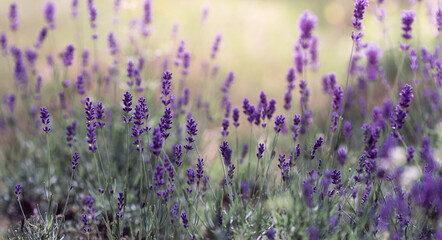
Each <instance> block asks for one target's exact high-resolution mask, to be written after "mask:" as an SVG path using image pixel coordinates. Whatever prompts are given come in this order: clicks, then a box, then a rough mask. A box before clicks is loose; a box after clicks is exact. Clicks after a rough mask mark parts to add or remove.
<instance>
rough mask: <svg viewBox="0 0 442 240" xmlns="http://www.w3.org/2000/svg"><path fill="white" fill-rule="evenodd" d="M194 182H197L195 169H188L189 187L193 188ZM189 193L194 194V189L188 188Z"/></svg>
mask: <svg viewBox="0 0 442 240" xmlns="http://www.w3.org/2000/svg"><path fill="white" fill-rule="evenodd" d="M194 182H195V170H194V169H193V168H188V169H187V184H188V185H189V186H191V185H192V184H193V183H194ZM187 192H188V193H191V192H192V188H191V187H188V188H187Z"/></svg>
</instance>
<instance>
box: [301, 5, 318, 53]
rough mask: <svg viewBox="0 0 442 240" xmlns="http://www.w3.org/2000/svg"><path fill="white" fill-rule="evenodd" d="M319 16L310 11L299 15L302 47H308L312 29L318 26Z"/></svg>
mask: <svg viewBox="0 0 442 240" xmlns="http://www.w3.org/2000/svg"><path fill="white" fill-rule="evenodd" d="M317 22H318V17H316V16H315V15H314V14H313V13H311V12H310V11H307V10H306V11H304V12H303V13H302V14H301V16H300V17H299V21H298V25H299V30H300V32H301V36H300V37H299V44H300V45H301V47H302V48H304V49H307V48H308V47H309V45H310V41H311V38H312V33H311V32H312V30H313V29H314V28H315V27H316V24H317Z"/></svg>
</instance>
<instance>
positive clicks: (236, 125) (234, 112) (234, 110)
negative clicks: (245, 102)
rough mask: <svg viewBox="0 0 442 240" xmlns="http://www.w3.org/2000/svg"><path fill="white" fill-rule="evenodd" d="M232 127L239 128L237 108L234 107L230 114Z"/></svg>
mask: <svg viewBox="0 0 442 240" xmlns="http://www.w3.org/2000/svg"><path fill="white" fill-rule="evenodd" d="M232 118H233V126H235V127H239V108H237V107H235V108H234V109H233V113H232Z"/></svg>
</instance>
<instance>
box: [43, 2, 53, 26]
mask: <svg viewBox="0 0 442 240" xmlns="http://www.w3.org/2000/svg"><path fill="white" fill-rule="evenodd" d="M44 13H45V18H46V22H48V24H49V27H50V28H51V29H54V28H55V3H53V2H51V1H49V2H46V3H45V6H44Z"/></svg>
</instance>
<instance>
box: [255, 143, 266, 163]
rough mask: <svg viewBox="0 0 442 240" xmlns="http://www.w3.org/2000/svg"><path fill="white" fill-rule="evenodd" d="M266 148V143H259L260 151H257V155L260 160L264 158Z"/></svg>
mask: <svg viewBox="0 0 442 240" xmlns="http://www.w3.org/2000/svg"><path fill="white" fill-rule="evenodd" d="M264 150H265V146H264V143H260V144H258V153H256V157H257V158H258V160H259V159H261V158H262V154H263V153H264Z"/></svg>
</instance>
